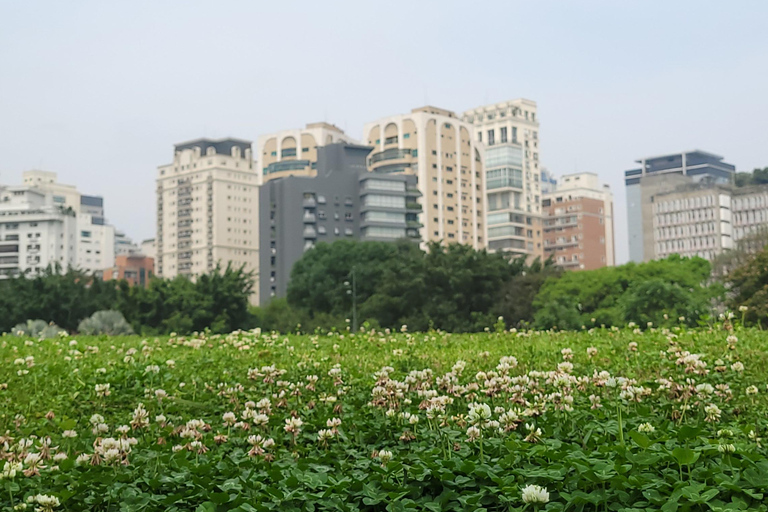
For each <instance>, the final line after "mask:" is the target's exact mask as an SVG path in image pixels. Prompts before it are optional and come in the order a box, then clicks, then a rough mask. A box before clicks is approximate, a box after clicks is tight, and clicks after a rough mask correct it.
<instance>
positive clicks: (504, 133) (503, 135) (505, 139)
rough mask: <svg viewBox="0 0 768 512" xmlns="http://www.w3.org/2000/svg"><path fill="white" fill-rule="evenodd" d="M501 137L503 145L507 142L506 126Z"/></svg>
mask: <svg viewBox="0 0 768 512" xmlns="http://www.w3.org/2000/svg"><path fill="white" fill-rule="evenodd" d="M500 135H501V143H502V144H503V143H505V142H507V127H506V126H504V127H503V128H502V129H501V134H500Z"/></svg>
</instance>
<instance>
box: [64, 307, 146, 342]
mask: <svg viewBox="0 0 768 512" xmlns="http://www.w3.org/2000/svg"><path fill="white" fill-rule="evenodd" d="M77 330H78V331H80V333H82V334H86V335H88V336H93V335H96V334H109V335H110V336H127V335H129V334H133V328H132V327H131V325H130V324H129V323H128V322H126V321H125V317H124V316H123V314H122V313H121V312H119V311H113V310H105V311H97V312H95V313H94V314H92V315H91V316H90V317H88V318H86V319H85V320H83V321H82V322H80V325H79V326H78V327H77Z"/></svg>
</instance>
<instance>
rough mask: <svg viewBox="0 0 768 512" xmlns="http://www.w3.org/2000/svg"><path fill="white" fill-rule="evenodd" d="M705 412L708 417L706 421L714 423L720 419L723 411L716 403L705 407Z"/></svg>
mask: <svg viewBox="0 0 768 512" xmlns="http://www.w3.org/2000/svg"><path fill="white" fill-rule="evenodd" d="M704 412H705V413H706V415H707V417H706V418H705V421H708V422H710V423H714V422H716V421H719V420H720V415H721V413H722V411H721V410H720V408H719V407H718V406H716V405H715V404H709V405H707V406H706V407H704Z"/></svg>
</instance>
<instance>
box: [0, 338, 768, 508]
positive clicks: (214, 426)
mask: <svg viewBox="0 0 768 512" xmlns="http://www.w3.org/2000/svg"><path fill="white" fill-rule="evenodd" d="M729 328H732V329H733V330H726V329H725V326H723V325H721V324H713V325H711V326H710V327H708V328H707V329H688V328H687V327H684V326H682V327H681V326H676V327H674V328H672V330H671V331H667V330H663V329H649V330H646V331H645V332H642V333H633V332H632V330H630V329H596V330H594V331H593V332H575V333H574V332H537V331H525V332H521V333H517V334H512V333H508V332H493V333H480V334H448V333H441V332H431V333H429V335H427V336H424V335H412V334H408V333H404V334H400V333H397V334H393V335H386V334H384V333H381V332H371V331H370V330H366V332H365V333H362V334H352V333H332V334H330V335H325V336H314V335H313V336H297V335H285V336H273V335H271V334H269V333H263V334H260V335H259V334H256V333H253V332H237V333H232V334H230V335H211V334H207V333H202V334H199V335H196V336H185V337H172V338H167V337H162V338H157V339H155V338H154V337H150V338H148V339H145V338H143V337H139V336H135V337H122V338H120V339H111V338H105V337H100V338H94V337H87V336H78V337H77V338H76V341H75V340H74V339H72V338H68V337H64V338H61V339H54V340H46V341H44V342H39V341H35V340H25V339H19V338H13V337H9V338H6V339H4V340H3V343H2V344H0V383H2V387H0V432H3V436H2V442H0V460H2V463H1V464H2V465H0V491H2V492H0V510H13V509H14V506H16V505H18V504H20V503H27V502H28V500H30V499H33V500H34V497H35V496H37V495H40V494H45V495H49V496H53V497H55V498H56V499H57V500H58V501H59V505H58V506H56V507H55V508H53V510H54V511H57V512H70V511H83V510H89V511H90V510H93V511H123V510H124V511H133V510H137V511H138V510H141V511H146V512H154V511H174V512H182V511H197V512H224V511H241V512H244V511H249V512H252V511H259V512H261V511H274V510H280V511H286V512H294V511H295V512H298V511H305V510H315V511H325V510H343V511H384V510H388V511H389V510H401V511H405V510H414V511H415V510H427V511H455V512H460V511H468V510H471V511H476V510H486V511H518V512H519V511H523V510H525V511H526V512H532V511H534V510H548V511H565V510H569V511H570V510H573V511H581V510H583V511H592V510H598V511H603V510H610V511H648V512H650V511H658V510H662V511H674V510H678V511H684V510H685V511H703V510H713V511H715V510H750V511H763V512H765V511H766V508H767V507H766V495H768V452H767V451H766V448H765V437H766V436H765V432H766V428H767V427H768V416H766V412H768V394H767V393H765V391H764V389H765V385H764V384H765V382H764V381H765V379H764V374H763V369H764V368H765V366H766V364H768V353H766V351H765V350H764V344H765V341H764V338H765V337H764V334H763V332H762V331H759V330H758V329H744V328H741V327H740V326H739V325H738V324H737V325H735V326H730V325H729ZM673 334H674V336H673ZM728 336H737V338H738V340H737V341H736V342H734V341H733V340H732V339H731V340H730V341H726V337H728ZM730 344H733V345H734V348H733V349H732V350H731V349H729V348H728V346H729V345H730ZM632 347H634V348H637V350H632ZM566 349H567V350H566ZM588 349H590V350H588ZM63 354H70V355H72V357H63ZM660 354H663V356H660ZM691 354H702V355H700V356H699V355H695V356H692V355H691ZM682 356H685V357H684V358H683V357H682ZM502 358H503V359H502ZM514 358H517V359H514ZM563 359H566V360H567V364H564V361H563ZM682 359H685V361H683V362H681V361H682ZM718 359H724V360H725V361H718ZM697 361H700V362H702V363H707V366H706V367H703V366H701V365H699V364H695V363H696V362H697ZM735 362H739V363H741V364H743V371H742V370H741V369H739V370H737V369H735V367H734V366H731V365H732V364H733V363H735ZM308 377H309V378H308ZM106 384H109V388H107V387H106V386H105V385H106ZM755 386H757V387H755ZM758 387H759V391H757V392H754V391H751V390H753V389H758ZM265 398H266V399H268V400H266V402H265V401H262V400H263V399H265ZM249 402H252V403H249ZM471 404H480V405H484V406H487V415H486V414H485V413H483V410H482V408H478V409H476V410H475V412H471V411H470V407H471ZM713 407H714V409H713ZM390 411H391V412H390ZM713 411H714V412H713ZM227 413H230V414H227ZM93 415H99V416H101V417H98V416H97V417H95V418H94V416H93ZM225 415H226V416H225ZM416 418H417V419H418V421H416ZM297 419H300V420H301V424H300V426H299V427H298V430H297V431H295V434H294V433H291V432H289V431H288V430H286V427H289V426H290V424H293V425H296V424H297V422H296V420H297ZM291 422H292V423H291ZM494 422H498V424H495V423H494ZM100 424H101V425H103V426H99V425H100ZM122 425H126V426H125V427H121V426H122ZM470 426H473V427H475V428H477V433H478V436H479V437H478V438H477V439H474V440H472V439H470V438H469V437H468V429H469V427H470ZM321 431H325V434H324V436H325V437H324V438H321ZM73 432H74V433H75V434H76V435H75V434H72V433H73ZM470 432H471V431H470ZM65 433H66V434H65ZM257 436H258V437H257ZM27 440H29V441H27ZM266 440H269V441H270V442H269V443H266V442H265V441H266ZM29 454H40V455H41V457H42V460H40V461H37V462H36V457H35V456H30V455H29ZM65 456H66V458H65ZM17 461H26V462H24V463H23V470H25V471H27V474H25V473H23V472H22V470H19V471H18V472H16V474H14V475H13V476H12V477H11V476H10V474H9V473H7V472H4V471H3V468H7V467H8V465H10V463H16V462H17ZM528 485H537V486H541V487H543V488H545V489H546V491H547V492H548V499H549V502H548V503H547V504H541V505H535V504H526V503H525V502H524V501H523V489H524V488H525V487H526V486H528ZM36 508H39V509H41V510H43V509H44V508H43V507H36V506H35V505H33V504H30V505H29V506H28V507H27V509H26V510H34V509H36ZM49 510H50V508H49Z"/></svg>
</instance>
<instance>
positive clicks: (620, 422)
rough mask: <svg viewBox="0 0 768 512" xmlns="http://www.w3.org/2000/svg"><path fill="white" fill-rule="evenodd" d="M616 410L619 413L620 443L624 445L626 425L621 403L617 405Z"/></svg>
mask: <svg viewBox="0 0 768 512" xmlns="http://www.w3.org/2000/svg"><path fill="white" fill-rule="evenodd" d="M616 410H617V412H618V415H619V443H621V446H624V425H623V423H622V421H621V405H617V406H616Z"/></svg>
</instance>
